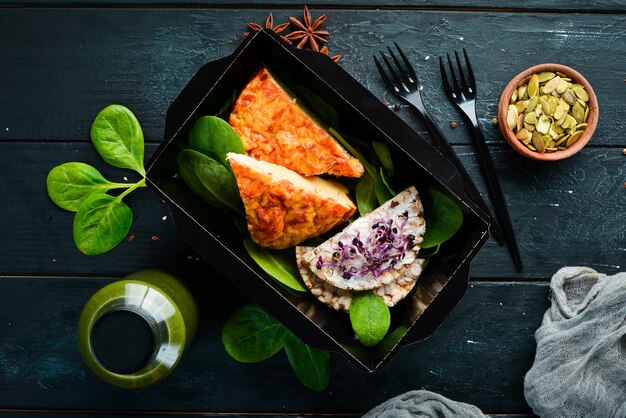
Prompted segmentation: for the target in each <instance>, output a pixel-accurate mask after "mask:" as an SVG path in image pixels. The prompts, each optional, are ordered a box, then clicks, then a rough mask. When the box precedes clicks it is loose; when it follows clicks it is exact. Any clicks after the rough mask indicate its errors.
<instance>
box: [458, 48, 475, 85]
mask: <svg viewBox="0 0 626 418" xmlns="http://www.w3.org/2000/svg"><path fill="white" fill-rule="evenodd" d="M454 56H455V58H456V65H457V67H458V68H459V76H460V77H461V88H462V89H463V92H464V93H465V92H468V91H472V89H470V88H469V86H468V85H467V82H466V81H465V74H463V66H462V65H461V59H460V58H459V53H458V52H457V51H454Z"/></svg>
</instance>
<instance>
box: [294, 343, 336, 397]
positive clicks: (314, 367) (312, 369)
mask: <svg viewBox="0 0 626 418" xmlns="http://www.w3.org/2000/svg"><path fill="white" fill-rule="evenodd" d="M285 354H287V359H288V360H289V364H291V367H292V368H293V372H294V373H295V375H296V377H297V378H298V380H300V382H302V384H303V385H304V386H306V387H308V388H309V389H312V390H315V391H318V392H321V391H323V390H324V389H326V388H327V387H328V384H329V383H330V351H326V350H320V349H317V348H313V347H310V346H308V345H307V344H305V343H304V342H302V340H300V339H299V338H298V337H296V336H295V335H294V334H292V333H291V332H289V331H287V336H286V338H285Z"/></svg>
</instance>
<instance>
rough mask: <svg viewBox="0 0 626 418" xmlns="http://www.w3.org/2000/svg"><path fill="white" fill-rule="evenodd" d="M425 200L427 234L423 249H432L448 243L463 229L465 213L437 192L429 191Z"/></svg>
mask: <svg viewBox="0 0 626 418" xmlns="http://www.w3.org/2000/svg"><path fill="white" fill-rule="evenodd" d="M423 200H424V218H425V220H426V233H425V234H424V242H422V245H421V248H431V247H436V246H438V245H441V244H442V243H444V242H446V241H447V240H449V239H450V238H452V236H453V235H454V234H456V232H457V231H458V230H459V228H461V225H462V224H463V212H462V211H461V209H459V207H458V206H457V205H456V203H454V202H453V201H452V200H451V199H450V198H448V197H447V196H446V195H444V194H443V193H441V192H438V191H437V190H432V189H429V190H428V198H427V199H423Z"/></svg>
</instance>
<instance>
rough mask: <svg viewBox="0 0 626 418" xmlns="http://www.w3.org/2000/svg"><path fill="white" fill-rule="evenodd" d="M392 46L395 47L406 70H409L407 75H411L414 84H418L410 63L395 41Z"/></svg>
mask: <svg viewBox="0 0 626 418" xmlns="http://www.w3.org/2000/svg"><path fill="white" fill-rule="evenodd" d="M393 44H394V45H395V46H396V49H397V50H398V52H399V53H400V57H401V58H402V61H403V62H404V65H406V68H407V69H408V70H409V74H410V75H411V77H412V78H413V80H415V82H416V83H419V80H418V79H417V75H416V74H415V70H414V69H413V66H412V65H411V63H410V62H409V60H408V59H407V57H406V55H404V52H402V49H401V48H400V45H398V43H397V42H395V41H394V43H393Z"/></svg>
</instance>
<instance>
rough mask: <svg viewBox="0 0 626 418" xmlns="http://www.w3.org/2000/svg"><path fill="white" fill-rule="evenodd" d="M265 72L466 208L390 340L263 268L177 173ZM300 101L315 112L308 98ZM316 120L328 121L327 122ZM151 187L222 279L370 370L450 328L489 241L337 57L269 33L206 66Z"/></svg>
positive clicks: (439, 160)
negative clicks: (210, 124)
mask: <svg viewBox="0 0 626 418" xmlns="http://www.w3.org/2000/svg"><path fill="white" fill-rule="evenodd" d="M261 65H264V66H266V67H267V68H268V69H269V70H270V71H272V73H273V74H275V75H276V77H277V78H278V79H279V80H280V81H281V82H282V83H284V84H285V85H286V86H287V87H288V88H292V87H293V90H294V91H296V90H297V88H298V86H303V85H304V86H306V88H307V89H308V90H309V91H312V92H315V100H322V101H324V102H325V103H327V104H329V105H330V106H331V107H332V108H333V109H335V110H336V112H337V114H338V115H339V116H340V118H339V120H335V121H333V123H334V124H338V126H336V129H337V130H338V131H340V132H342V133H343V132H345V133H346V134H349V135H350V136H352V137H355V138H360V139H361V140H367V141H380V142H384V143H386V144H387V145H388V147H389V148H390V151H391V155H392V157H393V161H394V165H395V170H396V172H397V173H401V176H402V178H403V179H404V180H408V182H410V184H413V185H414V186H415V187H417V189H418V190H425V189H426V188H429V189H435V190H437V191H439V192H441V193H443V194H445V195H446V196H447V197H449V198H450V199H452V200H453V201H454V202H455V203H456V204H457V205H458V206H459V207H460V208H461V210H462V211H463V224H462V226H461V229H460V230H459V231H458V232H457V233H456V234H455V235H454V237H453V238H452V239H451V240H449V241H448V242H446V245H445V250H443V249H442V252H443V254H441V253H440V254H438V255H437V257H433V258H432V259H431V262H430V263H429V265H428V267H427V268H426V269H425V271H424V273H423V274H422V276H421V277H420V278H419V279H418V281H417V284H416V285H415V287H414V288H413V290H412V291H411V293H410V294H409V295H408V296H407V297H406V298H405V299H404V300H403V301H402V302H400V303H399V304H397V305H396V306H394V307H393V308H391V326H390V329H389V333H388V334H387V336H386V337H385V339H384V340H383V341H382V342H381V343H379V344H378V345H376V346H374V347H370V348H367V347H365V346H363V345H361V344H360V343H359V342H358V340H357V339H356V338H355V335H354V332H353V330H352V327H351V325H350V320H349V318H348V315H346V314H344V313H341V312H337V311H335V310H333V309H331V308H329V307H327V306H326V305H325V304H323V303H321V302H319V301H318V300H317V299H316V298H315V297H314V296H313V295H312V294H310V293H296V292H292V291H290V290H289V289H287V288H285V287H284V286H282V285H281V284H280V283H279V282H277V281H275V280H274V279H273V278H272V277H270V276H269V275H268V274H267V273H266V272H265V271H263V270H262V269H261V268H260V267H259V266H258V265H257V264H256V263H255V262H254V261H253V260H252V258H251V257H250V256H249V255H248V253H247V252H246V250H245V248H244V245H243V237H242V234H241V232H240V231H239V230H238V229H237V227H236V226H235V223H234V222H231V221H229V219H227V216H226V215H225V213H224V212H223V211H221V210H218V209H214V208H212V207H211V206H209V205H207V204H206V203H205V202H204V201H202V200H201V199H200V198H199V197H197V196H196V195H195V194H194V193H193V192H192V191H191V190H190V189H189V188H188V187H187V186H186V185H185V183H184V182H183V181H182V180H181V179H180V178H179V177H178V176H177V172H178V168H177V163H176V161H177V156H178V153H179V151H180V150H181V147H183V146H184V145H183V144H186V143H187V141H188V136H189V132H190V130H191V128H192V127H193V125H194V123H195V121H196V120H197V119H198V118H199V117H200V116H203V115H214V114H217V113H218V112H219V111H220V109H221V108H222V107H223V106H224V104H225V103H228V102H229V101H231V100H232V97H233V95H234V94H235V93H236V92H238V91H240V90H241V89H242V88H243V87H244V86H245V84H246V83H247V82H248V80H249V79H250V78H251V76H252V75H253V74H254V73H255V71H256V70H257V69H258V68H259V67H260V66H261ZM298 100H302V101H304V102H305V105H308V107H309V108H311V109H315V108H316V106H315V103H306V102H307V98H306V97H298ZM309 100H311V99H309ZM316 116H319V118H320V120H321V121H322V123H328V122H329V121H325V120H324V117H325V115H316ZM147 183H148V185H149V187H150V188H151V189H152V190H154V191H155V192H156V193H157V194H158V195H159V196H160V197H161V198H162V199H163V200H164V201H165V202H166V203H167V204H168V205H169V207H170V208H171V211H172V216H173V220H174V223H175V225H176V228H177V230H178V232H179V234H180V235H181V236H182V238H183V239H184V240H185V241H186V242H187V243H188V244H189V245H190V246H191V247H192V248H194V249H195V250H196V251H197V252H198V253H199V254H200V255H201V256H202V257H203V258H204V259H205V260H206V261H208V262H209V263H211V264H213V265H214V266H215V268H216V269H217V270H218V271H219V272H220V273H221V274H223V275H224V276H225V277H227V278H229V279H230V280H231V281H232V282H234V283H235V284H236V285H237V286H239V287H240V288H241V289H242V290H243V291H245V292H246V293H247V294H248V295H249V296H250V297H251V298H252V299H254V300H255V301H256V302H258V303H259V304H261V305H262V306H263V307H265V308H266V309H267V310H268V311H269V312H270V313H271V314H272V315H274V316H275V317H276V318H278V319H279V320H280V321H281V322H282V323H283V324H284V325H285V326H286V327H288V328H289V329H290V330H291V331H292V332H294V333H295V334H296V335H297V336H298V337H300V338H301V339H302V340H303V341H304V342H306V343H307V344H309V345H311V346H313V347H317V348H323V349H328V350H333V351H339V352H342V353H343V354H344V355H346V356H347V357H348V358H349V359H350V360H351V361H353V362H354V363H355V364H357V365H358V366H359V367H361V368H362V369H364V370H367V371H374V370H377V369H380V368H382V367H383V366H384V365H385V364H386V362H387V361H389V359H390V358H391V356H393V354H394V353H395V352H396V351H397V350H398V349H399V348H400V347H402V346H403V345H407V344H411V343H414V342H417V341H420V340H423V339H425V338H427V337H428V336H430V335H431V334H432V333H433V332H434V331H435V330H436V329H437V327H439V326H440V325H441V324H442V322H443V321H444V320H445V318H446V317H447V316H448V314H449V313H450V312H451V311H452V309H453V308H454V307H455V306H456V304H457V303H459V301H460V300H461V298H462V297H463V295H464V294H465V291H466V289H467V286H468V281H469V265H470V261H471V260H472V258H473V257H474V256H475V255H476V253H477V252H478V250H479V249H480V247H481V246H482V245H483V244H484V242H485V241H486V240H487V236H488V233H487V230H488V227H489V221H488V218H487V216H486V215H485V214H484V213H483V212H482V211H481V210H480V209H479V208H478V207H477V206H476V205H475V204H474V202H472V201H471V200H469V199H468V198H466V196H465V194H464V192H463V187H462V183H461V180H460V178H459V176H458V173H457V171H456V169H455V168H454V166H453V165H452V164H451V163H450V162H449V161H448V160H447V159H446V158H445V157H443V156H442V155H441V154H440V153H439V152H438V151H437V150H436V149H435V148H433V147H432V146H431V145H430V144H429V143H428V142H427V141H426V140H424V138H422V137H421V136H420V135H418V134H417V133H416V132H415V131H414V130H413V129H411V128H410V127H409V126H408V125H407V124H406V123H404V122H403V121H402V120H401V119H400V118H399V117H398V116H397V115H396V114H395V113H394V112H393V111H391V110H389V109H388V108H387V107H386V106H385V105H384V104H383V103H381V102H380V101H379V100H378V99H377V98H376V97H375V96H374V95H372V94H371V93H370V92H369V91H368V90H367V89H366V88H365V87H363V86H362V85H361V84H359V83H358V82H357V81H356V80H355V79H353V78H352V77H351V76H350V75H349V74H348V73H347V72H346V71H344V70H343V69H342V68H341V67H340V66H338V65H337V64H335V63H334V62H332V60H331V59H330V58H328V57H327V56H325V55H322V54H319V53H314V52H311V51H304V50H299V49H295V48H292V47H290V46H288V45H286V44H285V43H284V42H283V41H281V40H280V38H278V37H277V36H276V35H275V34H273V33H272V32H270V31H259V32H257V33H255V34H253V35H251V36H249V37H248V38H246V39H245V41H244V42H243V43H242V44H241V45H240V46H239V48H238V49H237V50H236V51H235V52H234V53H233V54H232V55H230V56H228V57H225V58H222V59H219V60H216V61H213V62H210V63H208V64H206V65H204V66H203V67H202V68H200V70H199V71H198V72H197V73H196V75H195V76H194V77H193V78H192V80H191V81H190V82H189V84H187V86H186V87H185V88H184V89H183V91H182V92H181V93H180V94H179V95H178V97H177V98H176V99H175V100H174V102H173V103H172V105H171V106H170V108H169V110H168V112H167V117H166V121H165V137H164V140H163V142H162V143H161V145H160V146H159V148H158V149H157V150H156V152H155V153H154V154H153V156H152V157H151V159H150V161H149V162H148V172H147ZM208 280H211V278H208Z"/></svg>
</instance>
